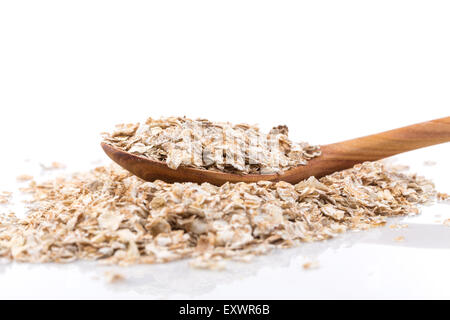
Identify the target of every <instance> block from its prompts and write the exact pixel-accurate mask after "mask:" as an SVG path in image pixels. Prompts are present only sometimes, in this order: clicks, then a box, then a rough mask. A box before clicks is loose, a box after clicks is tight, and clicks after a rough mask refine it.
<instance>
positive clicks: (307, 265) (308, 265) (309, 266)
mask: <svg viewBox="0 0 450 320" xmlns="http://www.w3.org/2000/svg"><path fill="white" fill-rule="evenodd" d="M302 267H303V269H305V270H312V269H317V268H319V262H318V261H308V262H305V263H304V264H303V265H302Z"/></svg>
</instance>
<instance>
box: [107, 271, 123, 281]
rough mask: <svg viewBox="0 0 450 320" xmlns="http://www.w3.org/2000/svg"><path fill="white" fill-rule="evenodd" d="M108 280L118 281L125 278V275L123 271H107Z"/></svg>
mask: <svg viewBox="0 0 450 320" xmlns="http://www.w3.org/2000/svg"><path fill="white" fill-rule="evenodd" d="M105 277H106V281H107V282H108V283H117V282H122V281H124V280H125V276H124V275H122V274H121V273H118V272H114V271H106V272H105Z"/></svg>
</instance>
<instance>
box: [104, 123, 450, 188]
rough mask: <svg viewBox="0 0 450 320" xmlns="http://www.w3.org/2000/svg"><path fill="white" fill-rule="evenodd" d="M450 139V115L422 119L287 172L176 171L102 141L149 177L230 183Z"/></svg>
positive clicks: (336, 165)
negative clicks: (424, 120)
mask: <svg viewBox="0 0 450 320" xmlns="http://www.w3.org/2000/svg"><path fill="white" fill-rule="evenodd" d="M448 141H450V117H446V118H441V119H437V120H432V121H427V122H422V123H418V124H414V125H410V126H407V127H403V128H399V129H394V130H390V131H385V132H382V133H378V134H373V135H370V136H365V137H361V138H356V139H352V140H347V141H343V142H338V143H333V144H328V145H323V146H321V150H322V155H321V156H320V157H317V158H314V159H312V160H310V161H308V163H307V164H306V165H304V166H298V167H295V168H293V169H290V170H287V171H285V172H284V173H283V174H234V173H226V172H217V171H210V170H204V169H197V168H190V167H179V168H178V169H176V170H174V169H171V168H169V167H168V166H167V165H166V164H165V163H164V162H161V161H155V160H151V159H149V158H146V157H143V156H138V155H134V154H131V153H128V152H125V151H122V150H120V149H117V148H114V147H113V146H111V145H109V144H107V143H104V142H102V148H103V150H104V151H105V152H106V154H107V155H108V156H109V157H110V158H111V159H112V160H113V161H115V162H116V163H118V164H119V165H120V166H122V167H123V168H125V169H127V170H128V171H130V172H131V173H133V174H135V175H136V176H138V177H140V178H142V179H144V180H147V181H154V180H163V181H166V182H197V183H202V182H209V183H212V184H215V185H222V184H224V183H226V182H256V181H260V180H267V181H287V182H290V183H298V182H300V181H301V180H304V179H306V178H308V177H310V176H315V177H316V178H320V177H323V176H325V175H327V174H330V173H333V172H335V171H340V170H344V169H348V168H351V167H353V166H354V165H355V164H358V163H362V162H365V161H375V160H380V159H383V158H386V157H390V156H393V155H396V154H399V153H402V152H406V151H411V150H415V149H419V148H423V147H428V146H431V145H435V144H439V143H444V142H448Z"/></svg>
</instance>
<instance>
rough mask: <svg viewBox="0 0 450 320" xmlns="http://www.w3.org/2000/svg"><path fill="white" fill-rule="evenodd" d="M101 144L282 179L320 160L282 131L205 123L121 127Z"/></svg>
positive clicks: (174, 162)
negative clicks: (290, 170)
mask: <svg viewBox="0 0 450 320" xmlns="http://www.w3.org/2000/svg"><path fill="white" fill-rule="evenodd" d="M104 141H105V142H106V143H109V144H111V145H113V146H114V147H116V148H119V149H122V150H124V151H127V152H130V153H133V154H137V155H141V156H144V157H148V158H150V159H152V160H157V161H163V162H166V163H167V165H168V166H169V167H170V168H172V169H177V168H178V167H179V166H187V167H194V168H202V169H208V170H215V171H225V172H233V173H243V174H249V173H253V174H270V173H282V172H283V171H284V170H288V169H290V168H293V167H296V166H299V165H305V164H306V163H307V162H308V160H310V159H312V158H315V157H317V156H319V155H320V153H321V152H320V148H319V147H318V146H311V145H309V144H307V143H305V142H301V143H294V142H292V141H290V140H289V139H288V128H287V127H286V126H278V127H275V128H273V129H272V130H270V132H269V133H267V134H266V133H262V132H260V130H259V128H258V127H257V126H251V125H248V124H237V125H233V124H231V123H228V122H211V121H208V120H206V119H197V120H191V119H188V118H185V117H184V118H175V117H171V118H162V119H159V120H155V119H152V118H148V119H147V121H145V122H144V123H137V124H121V125H117V126H116V130H115V131H114V132H112V133H111V134H108V133H104Z"/></svg>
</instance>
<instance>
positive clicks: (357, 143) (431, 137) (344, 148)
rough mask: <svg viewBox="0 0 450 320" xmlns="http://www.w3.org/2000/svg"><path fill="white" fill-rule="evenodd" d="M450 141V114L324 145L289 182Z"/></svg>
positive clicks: (320, 175)
mask: <svg viewBox="0 0 450 320" xmlns="http://www.w3.org/2000/svg"><path fill="white" fill-rule="evenodd" d="M448 141H450V117H446V118H441V119H436V120H431V121H427V122H422V123H417V124H413V125H410V126H407V127H402V128H398V129H394V130H389V131H385V132H381V133H377V134H373V135H369V136H365V137H361V138H356V139H352V140H347V141H343V142H338V143H333V144H328V145H324V146H322V147H321V148H322V156H320V157H318V158H315V159H312V160H311V161H310V162H309V163H308V171H307V172H306V170H305V172H303V170H301V168H299V169H298V172H295V173H294V175H293V176H292V177H288V179H286V180H288V181H291V180H292V181H294V182H295V181H299V180H300V179H301V178H302V179H304V178H307V177H308V176H311V175H314V176H316V177H322V176H324V175H327V174H330V173H333V172H335V171H340V170H344V169H348V168H351V167H352V166H354V165H355V164H358V163H362V162H365V161H376V160H380V159H383V158H387V157H390V156H393V155H396V154H399V153H402V152H407V151H411V150H415V149H420V148H423V147H428V146H432V145H435V144H440V143H444V142H448Z"/></svg>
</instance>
